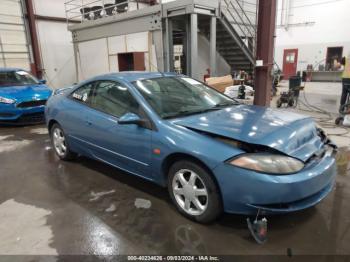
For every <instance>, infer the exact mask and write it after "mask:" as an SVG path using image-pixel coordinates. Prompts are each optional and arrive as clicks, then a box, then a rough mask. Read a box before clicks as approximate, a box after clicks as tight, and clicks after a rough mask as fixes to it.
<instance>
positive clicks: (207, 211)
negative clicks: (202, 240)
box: [168, 161, 222, 223]
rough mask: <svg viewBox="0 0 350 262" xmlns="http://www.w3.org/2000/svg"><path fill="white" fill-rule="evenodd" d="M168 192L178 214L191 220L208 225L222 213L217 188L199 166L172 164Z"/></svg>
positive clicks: (179, 162) (193, 164)
mask: <svg viewBox="0 0 350 262" xmlns="http://www.w3.org/2000/svg"><path fill="white" fill-rule="evenodd" d="M168 190H169V193H170V196H171V199H172V200H173V202H174V204H175V205H176V207H177V209H178V210H179V211H180V213H182V214H183V215H185V216H186V217H188V218H190V219H192V220H195V221H197V222H200V223H210V222H212V221H214V220H215V219H217V218H218V216H219V215H220V214H221V213H222V203H221V197H220V193H219V190H218V187H217V186H216V184H215V182H214V180H213V178H212V177H211V175H210V174H209V172H208V171H207V170H206V169H205V168H203V167H202V166H201V165H198V164H196V163H193V162H189V161H178V162H176V163H175V164H173V165H172V166H171V168H170V170H169V180H168Z"/></svg>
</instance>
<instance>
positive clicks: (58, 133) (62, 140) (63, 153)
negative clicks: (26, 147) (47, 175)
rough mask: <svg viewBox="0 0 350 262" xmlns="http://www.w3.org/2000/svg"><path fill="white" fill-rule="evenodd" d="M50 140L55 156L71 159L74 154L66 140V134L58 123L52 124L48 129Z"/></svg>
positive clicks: (74, 156)
mask: <svg viewBox="0 0 350 262" xmlns="http://www.w3.org/2000/svg"><path fill="white" fill-rule="evenodd" d="M50 136H51V142H52V145H53V147H54V149H55V152H56V154H57V156H58V157H59V158H60V159H62V160H72V159H74V158H76V156H77V155H76V154H75V153H74V152H72V151H71V150H70V148H69V146H68V143H67V141H66V136H65V134H64V132H63V129H62V127H61V126H60V125H59V124H57V123H56V124H54V125H53V126H52V128H51V130H50Z"/></svg>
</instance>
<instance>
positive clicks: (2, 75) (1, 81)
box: [0, 70, 39, 88]
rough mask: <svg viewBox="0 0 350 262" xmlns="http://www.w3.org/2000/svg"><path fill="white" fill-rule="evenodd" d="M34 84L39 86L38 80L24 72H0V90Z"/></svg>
mask: <svg viewBox="0 0 350 262" xmlns="http://www.w3.org/2000/svg"><path fill="white" fill-rule="evenodd" d="M36 84H39V82H38V80H37V79H36V78H35V77H34V76H32V75H31V74H29V73H28V72H26V71H21V70H19V71H8V72H0V88H1V87H6V86H23V85H36Z"/></svg>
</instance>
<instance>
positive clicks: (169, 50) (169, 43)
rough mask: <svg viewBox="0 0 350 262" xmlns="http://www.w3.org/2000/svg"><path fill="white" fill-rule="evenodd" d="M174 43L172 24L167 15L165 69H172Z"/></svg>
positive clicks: (169, 70)
mask: <svg viewBox="0 0 350 262" xmlns="http://www.w3.org/2000/svg"><path fill="white" fill-rule="evenodd" d="M173 50H174V43H173V24H172V21H171V18H169V17H167V18H166V19H165V52H166V59H165V60H166V61H165V68H166V71H168V72H171V71H174V56H173Z"/></svg>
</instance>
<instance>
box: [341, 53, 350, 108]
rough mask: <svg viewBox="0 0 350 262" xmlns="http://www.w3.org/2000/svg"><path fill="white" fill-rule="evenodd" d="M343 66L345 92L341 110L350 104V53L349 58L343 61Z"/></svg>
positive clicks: (342, 96)
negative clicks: (349, 102) (349, 101)
mask: <svg viewBox="0 0 350 262" xmlns="http://www.w3.org/2000/svg"><path fill="white" fill-rule="evenodd" d="M342 64H343V65H344V72H343V76H342V78H343V90H342V95H341V99H340V110H342V108H343V107H344V105H345V104H346V103H347V102H348V97H349V96H350V52H349V53H348V56H347V57H344V58H343V59H342Z"/></svg>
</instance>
